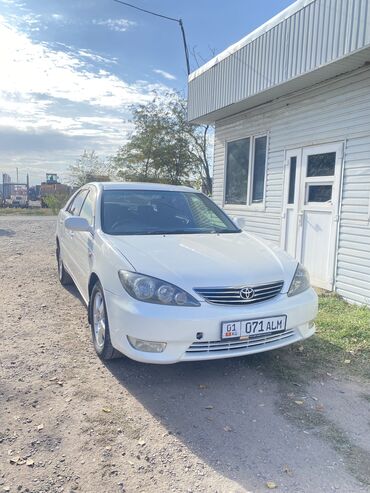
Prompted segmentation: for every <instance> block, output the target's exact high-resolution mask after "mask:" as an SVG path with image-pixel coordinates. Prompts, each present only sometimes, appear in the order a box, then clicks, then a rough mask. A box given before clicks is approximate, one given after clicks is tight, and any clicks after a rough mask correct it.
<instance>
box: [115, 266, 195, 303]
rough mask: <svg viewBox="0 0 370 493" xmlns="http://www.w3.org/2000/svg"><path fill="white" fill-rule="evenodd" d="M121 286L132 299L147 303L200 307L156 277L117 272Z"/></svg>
mask: <svg viewBox="0 0 370 493" xmlns="http://www.w3.org/2000/svg"><path fill="white" fill-rule="evenodd" d="M118 275H119V278H120V280H121V283H122V286H123V287H124V288H125V290H126V291H127V292H128V294H129V295H131V296H132V297H133V298H135V299H136V300H139V301H145V302H147V303H157V304H159V305H174V306H200V303H199V302H198V301H197V300H196V299H195V298H193V297H192V296H191V295H190V294H189V293H187V292H186V291H184V290H183V289H180V288H178V287H177V286H174V285H173V284H170V283H169V282H166V281H162V280H161V279H157V278H156V277H151V276H145V275H144V274H138V273H136V272H129V271H126V270H120V271H119V272H118Z"/></svg>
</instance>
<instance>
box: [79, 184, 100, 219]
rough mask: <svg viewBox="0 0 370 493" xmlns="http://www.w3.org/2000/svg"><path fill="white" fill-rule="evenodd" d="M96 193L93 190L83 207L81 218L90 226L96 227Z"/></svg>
mask: <svg viewBox="0 0 370 493" xmlns="http://www.w3.org/2000/svg"><path fill="white" fill-rule="evenodd" d="M95 198H96V192H95V190H94V189H91V190H90V191H89V193H88V195H87V197H86V199H85V202H84V203H83V205H82V209H81V212H80V216H81V217H84V218H85V219H86V220H87V222H88V223H89V224H90V226H94V216H95Z"/></svg>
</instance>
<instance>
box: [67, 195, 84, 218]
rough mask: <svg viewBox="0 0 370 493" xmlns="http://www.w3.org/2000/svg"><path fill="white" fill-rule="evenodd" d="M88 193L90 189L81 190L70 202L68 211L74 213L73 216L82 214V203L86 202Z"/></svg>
mask: <svg viewBox="0 0 370 493" xmlns="http://www.w3.org/2000/svg"><path fill="white" fill-rule="evenodd" d="M87 194H88V190H81V192H79V193H78V194H77V195H76V197H75V198H74V199H73V200H72V202H71V203H70V204H69V207H68V209H67V211H68V212H69V213H70V214H72V216H78V215H79V214H80V211H81V207H82V204H83V203H84V200H85V198H86V195H87Z"/></svg>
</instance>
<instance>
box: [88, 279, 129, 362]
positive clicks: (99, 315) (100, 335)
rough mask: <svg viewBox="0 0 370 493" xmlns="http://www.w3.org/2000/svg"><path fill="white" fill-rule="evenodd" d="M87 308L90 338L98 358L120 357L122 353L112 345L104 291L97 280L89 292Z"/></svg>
mask: <svg viewBox="0 0 370 493" xmlns="http://www.w3.org/2000/svg"><path fill="white" fill-rule="evenodd" d="M89 310H90V314H89V315H90V316H89V319H90V326H91V333H92V339H93V343H94V348H95V351H96V353H97V355H98V356H99V358H101V359H102V360H103V361H108V360H111V359H115V358H120V357H122V354H121V353H120V352H119V351H117V349H115V348H114V347H113V346H112V342H111V338H110V331H109V322H108V313H107V307H106V304H105V297H104V291H103V287H102V285H101V284H100V282H99V281H97V282H96V283H95V285H94V287H93V290H92V292H91V296H90V303H89Z"/></svg>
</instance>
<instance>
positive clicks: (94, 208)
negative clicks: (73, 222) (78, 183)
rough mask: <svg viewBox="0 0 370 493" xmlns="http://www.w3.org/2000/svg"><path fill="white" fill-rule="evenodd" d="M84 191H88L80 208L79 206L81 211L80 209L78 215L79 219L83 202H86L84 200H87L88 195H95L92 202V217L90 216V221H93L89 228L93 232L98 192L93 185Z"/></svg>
mask: <svg viewBox="0 0 370 493" xmlns="http://www.w3.org/2000/svg"><path fill="white" fill-rule="evenodd" d="M86 189H87V190H88V192H87V195H86V197H85V200H84V201H83V203H82V206H81V209H80V213H79V217H81V211H82V209H83V206H84V205H85V202H86V200H87V198H88V196H89V195H90V194H95V200H94V203H93V215H92V219H93V221H92V224H90V226H91V227H92V228H93V230H94V231H95V225H96V211H97V200H98V190H97V188H96V187H94V186H93V185H91V186H88V187H87V188H86Z"/></svg>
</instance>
